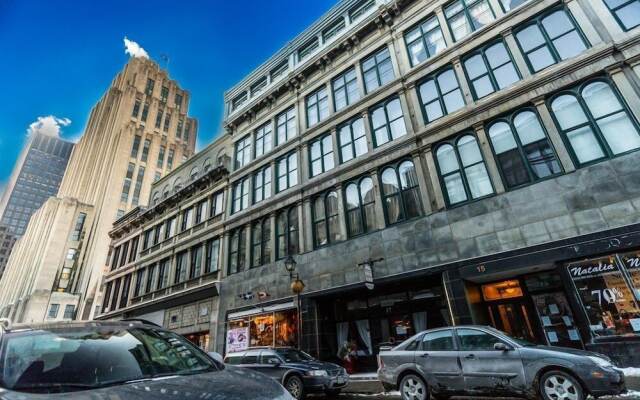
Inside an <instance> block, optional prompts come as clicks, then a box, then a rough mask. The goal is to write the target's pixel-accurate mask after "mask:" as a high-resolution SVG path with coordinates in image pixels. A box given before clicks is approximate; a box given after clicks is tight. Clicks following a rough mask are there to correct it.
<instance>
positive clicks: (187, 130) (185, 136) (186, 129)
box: [182, 119, 191, 142]
mask: <svg viewBox="0 0 640 400" xmlns="http://www.w3.org/2000/svg"><path fill="white" fill-rule="evenodd" d="M190 133H191V120H190V119H187V123H186V124H185V126H184V132H183V135H182V139H183V140H184V141H185V142H188V141H189V134H190Z"/></svg>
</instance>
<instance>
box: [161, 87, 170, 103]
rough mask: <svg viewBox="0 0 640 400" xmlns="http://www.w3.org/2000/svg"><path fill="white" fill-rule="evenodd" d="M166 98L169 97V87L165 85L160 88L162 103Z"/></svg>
mask: <svg viewBox="0 0 640 400" xmlns="http://www.w3.org/2000/svg"><path fill="white" fill-rule="evenodd" d="M168 98H169V88H168V87H166V86H163V87H162V90H160V101H161V102H163V103H166V102H167V99H168Z"/></svg>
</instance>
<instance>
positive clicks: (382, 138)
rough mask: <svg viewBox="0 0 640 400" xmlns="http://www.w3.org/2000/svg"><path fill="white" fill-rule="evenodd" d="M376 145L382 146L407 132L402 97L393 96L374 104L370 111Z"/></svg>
mask: <svg viewBox="0 0 640 400" xmlns="http://www.w3.org/2000/svg"><path fill="white" fill-rule="evenodd" d="M369 113H370V115H371V128H372V131H373V139H374V142H375V143H374V145H375V146H382V145H383V144H385V143H387V142H390V141H392V140H394V139H397V138H399V137H402V136H404V135H406V133H407V127H406V125H405V123H404V115H403V114H402V106H401V105H400V99H398V98H397V97H396V98H393V99H391V100H387V101H385V102H384V103H381V104H378V105H377V106H374V107H373V108H372V109H371V110H370V111H369Z"/></svg>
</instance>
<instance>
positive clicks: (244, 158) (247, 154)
mask: <svg viewBox="0 0 640 400" xmlns="http://www.w3.org/2000/svg"><path fill="white" fill-rule="evenodd" d="M249 161H251V137H250V136H245V137H244V138H242V139H240V140H238V141H237V142H236V164H235V168H236V169H238V168H242V167H244V166H245V165H247V164H248V163H249Z"/></svg>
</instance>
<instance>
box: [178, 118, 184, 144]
mask: <svg viewBox="0 0 640 400" xmlns="http://www.w3.org/2000/svg"><path fill="white" fill-rule="evenodd" d="M183 127H184V118H178V127H177V128H176V137H177V138H178V139H179V138H180V137H181V136H182V129H183Z"/></svg>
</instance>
